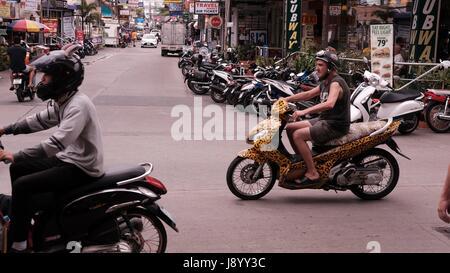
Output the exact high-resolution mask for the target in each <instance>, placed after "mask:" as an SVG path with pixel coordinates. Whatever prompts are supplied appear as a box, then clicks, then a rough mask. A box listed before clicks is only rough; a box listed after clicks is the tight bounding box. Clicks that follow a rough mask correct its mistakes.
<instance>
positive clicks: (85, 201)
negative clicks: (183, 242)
mask: <svg viewBox="0 0 450 273" xmlns="http://www.w3.org/2000/svg"><path fill="white" fill-rule="evenodd" d="M0 149H3V146H1V143H0ZM152 170H153V165H152V164H150V163H143V164H140V165H138V166H133V167H130V168H123V169H116V170H113V171H111V172H107V173H106V174H105V175H104V176H103V177H102V178H100V179H98V180H96V181H95V182H93V183H90V184H88V185H85V186H81V187H78V188H74V189H71V190H70V191H67V192H66V193H64V194H63V195H59V196H55V195H53V194H40V195H36V196H35V197H34V198H33V200H32V204H33V206H32V207H33V208H34V209H35V210H34V211H33V217H32V218H33V221H32V228H31V229H30V233H31V238H30V240H29V242H28V245H29V246H31V248H32V251H34V252H70V251H74V252H82V253H99V252H109V253H113V252H115V253H121V252H132V253H139V252H156V253H162V252H164V251H165V249H166V245H167V233H166V230H165V228H164V226H163V224H162V223H161V221H163V222H165V223H166V224H167V225H169V226H170V227H171V228H173V229H174V230H175V231H177V232H178V229H177V227H176V224H175V221H174V220H173V218H172V216H171V215H170V214H169V213H168V212H167V211H166V210H165V209H164V208H162V207H161V206H159V205H158V203H157V202H156V201H157V200H159V199H160V198H161V196H162V195H164V194H165V193H167V189H166V187H165V186H164V184H163V183H162V182H161V181H159V180H158V179H156V178H153V177H151V176H150V173H151V172H152ZM2 197H3V198H1V199H2V200H5V196H4V195H3V196H2ZM6 198H8V199H10V197H8V196H6ZM0 209H2V208H0ZM0 211H4V210H0ZM11 221H14V219H11ZM0 236H1V235H0ZM3 240H6V238H3ZM0 241H1V240H0ZM5 245H6V244H5Z"/></svg>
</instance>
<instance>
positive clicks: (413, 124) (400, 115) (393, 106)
mask: <svg viewBox="0 0 450 273" xmlns="http://www.w3.org/2000/svg"><path fill="white" fill-rule="evenodd" d="M364 79H365V81H364V82H362V83H360V85H359V86H358V87H357V88H356V89H355V91H354V92H353V93H352V95H351V97H350V102H351V106H350V107H351V108H350V110H351V112H350V116H351V118H350V119H351V122H361V121H362V122H367V121H369V120H374V119H386V118H394V119H399V120H401V124H400V126H399V128H398V131H399V132H400V133H402V134H409V133H412V132H413V131H414V130H415V129H416V128H417V126H418V125H419V118H420V114H421V112H422V111H423V109H424V104H423V102H422V99H423V94H422V93H421V92H419V91H416V90H412V89H410V90H406V91H385V92H384V93H383V94H382V95H381V96H380V98H379V100H375V101H374V100H372V97H373V96H374V94H375V93H376V92H378V91H379V90H380V89H384V88H390V89H391V90H393V89H392V88H391V87H390V86H389V85H388V82H387V81H385V80H384V79H382V78H381V77H380V76H379V75H377V74H375V73H371V72H369V71H365V72H364Z"/></svg>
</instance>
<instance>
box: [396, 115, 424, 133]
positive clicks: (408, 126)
mask: <svg viewBox="0 0 450 273" xmlns="http://www.w3.org/2000/svg"><path fill="white" fill-rule="evenodd" d="M419 117H420V113H412V114H408V115H406V116H405V117H404V118H403V120H402V123H401V124H400V126H399V127H398V131H399V132H400V133H401V134H404V135H406V134H410V133H412V132H413V131H414V130H416V129H417V126H419Z"/></svg>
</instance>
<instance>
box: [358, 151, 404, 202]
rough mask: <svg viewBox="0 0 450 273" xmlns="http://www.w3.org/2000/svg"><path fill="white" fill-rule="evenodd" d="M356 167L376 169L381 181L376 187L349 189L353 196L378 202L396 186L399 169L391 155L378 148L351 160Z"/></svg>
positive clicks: (367, 186)
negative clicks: (379, 171)
mask: <svg viewBox="0 0 450 273" xmlns="http://www.w3.org/2000/svg"><path fill="white" fill-rule="evenodd" d="M352 163H354V164H356V166H357V167H364V168H378V169H380V170H381V171H382V173H383V180H382V181H380V183H379V184H378V185H355V186H354V187H352V188H351V191H352V192H353V194H354V195H356V196H358V197H359V198H361V199H364V200H378V199H381V198H383V197H385V196H386V195H388V194H389V193H391V192H392V191H393V190H394V188H395V186H396V185H397V182H398V178H399V176H400V169H399V167H398V163H397V160H396V159H395V157H394V156H392V154H391V153H389V152H387V151H385V150H383V149H378V148H373V149H370V150H368V151H366V152H364V153H363V154H361V155H359V156H357V157H355V158H354V159H353V162H352Z"/></svg>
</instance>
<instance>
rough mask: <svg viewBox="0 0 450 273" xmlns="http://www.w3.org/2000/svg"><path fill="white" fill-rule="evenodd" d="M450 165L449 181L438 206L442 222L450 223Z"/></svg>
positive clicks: (443, 189)
mask: <svg viewBox="0 0 450 273" xmlns="http://www.w3.org/2000/svg"><path fill="white" fill-rule="evenodd" d="M449 210H450V165H448V170H447V179H446V180H445V184H444V187H443V188H442V193H441V198H440V199H439V204H438V215H439V218H441V220H442V221H444V222H446V223H450V216H449Z"/></svg>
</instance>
